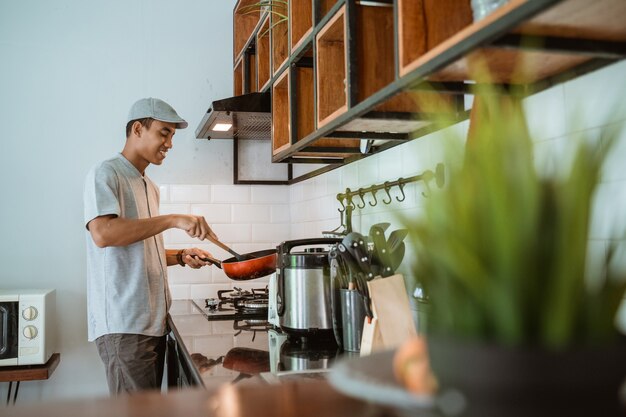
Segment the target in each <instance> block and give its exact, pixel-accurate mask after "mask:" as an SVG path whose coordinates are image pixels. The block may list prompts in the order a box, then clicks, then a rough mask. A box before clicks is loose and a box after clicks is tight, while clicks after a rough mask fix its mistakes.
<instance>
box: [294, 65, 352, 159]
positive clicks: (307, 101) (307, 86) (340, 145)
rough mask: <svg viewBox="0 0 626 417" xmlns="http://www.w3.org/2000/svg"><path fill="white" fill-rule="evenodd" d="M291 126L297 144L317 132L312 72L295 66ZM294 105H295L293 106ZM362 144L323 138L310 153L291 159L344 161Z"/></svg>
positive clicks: (309, 68)
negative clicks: (335, 159)
mask: <svg viewBox="0 0 626 417" xmlns="http://www.w3.org/2000/svg"><path fill="white" fill-rule="evenodd" d="M289 77H293V78H294V80H293V82H289V99H290V106H289V107H290V113H289V114H290V117H289V119H290V126H293V128H292V132H293V133H292V137H293V143H297V142H298V141H300V140H301V139H303V138H304V137H306V136H307V135H309V134H311V133H312V132H313V131H314V130H315V117H314V114H315V112H314V109H315V100H314V94H315V91H314V88H313V79H314V77H313V68H311V67H301V66H295V67H294V68H293V69H292V70H291V72H290V73H289ZM291 103H293V105H291ZM359 144H360V140H359V139H356V138H353V139H350V138H344V139H331V138H321V139H320V140H318V141H316V142H315V143H314V144H313V145H312V146H311V147H310V148H309V149H304V150H303V151H300V152H297V153H296V154H294V155H292V156H293V157H297V158H315V157H317V158H332V157H335V158H338V159H343V158H346V157H349V156H351V155H354V154H355V153H358V152H359Z"/></svg>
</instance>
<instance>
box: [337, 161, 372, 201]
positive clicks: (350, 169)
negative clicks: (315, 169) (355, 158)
mask: <svg viewBox="0 0 626 417" xmlns="http://www.w3.org/2000/svg"><path fill="white" fill-rule="evenodd" d="M370 158H376V156H371V157H370ZM338 169H339V170H340V171H341V192H342V193H343V192H345V190H346V188H355V187H356V188H359V166H358V162H354V163H352V164H348V165H344V166H342V167H341V168H338Z"/></svg>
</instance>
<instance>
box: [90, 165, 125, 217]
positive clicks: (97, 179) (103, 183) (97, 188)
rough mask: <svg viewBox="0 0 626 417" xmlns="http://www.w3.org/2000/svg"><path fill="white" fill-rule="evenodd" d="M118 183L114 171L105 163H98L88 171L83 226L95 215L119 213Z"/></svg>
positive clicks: (116, 214)
mask: <svg viewBox="0 0 626 417" xmlns="http://www.w3.org/2000/svg"><path fill="white" fill-rule="evenodd" d="M118 196H119V184H118V181H117V175H115V171H114V170H113V169H112V168H111V167H110V166H107V165H98V166H96V167H94V168H92V169H91V171H89V174H87V178H86V179H85V189H84V208H85V213H84V214H85V227H87V225H88V224H89V222H90V221H92V220H93V219H95V218H96V217H100V216H106V215H111V214H113V215H115V216H119V215H120V213H121V210H120V202H119V197H118Z"/></svg>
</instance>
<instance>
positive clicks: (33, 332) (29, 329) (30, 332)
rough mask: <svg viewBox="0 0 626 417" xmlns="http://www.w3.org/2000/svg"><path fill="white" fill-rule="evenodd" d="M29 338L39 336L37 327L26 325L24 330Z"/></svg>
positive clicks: (25, 335)
mask: <svg viewBox="0 0 626 417" xmlns="http://www.w3.org/2000/svg"><path fill="white" fill-rule="evenodd" d="M22 333H23V334H24V337H25V338H27V339H34V338H35V337H37V328H36V327H35V326H26V327H24V331H23V332H22Z"/></svg>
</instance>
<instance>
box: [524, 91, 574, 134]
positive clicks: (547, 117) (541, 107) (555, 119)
mask: <svg viewBox="0 0 626 417" xmlns="http://www.w3.org/2000/svg"><path fill="white" fill-rule="evenodd" d="M563 97H564V92H563V86H562V85H557V86H555V87H552V88H550V89H548V90H545V91H542V92H541V93H538V94H535V95H533V96H530V97H528V98H527V99H525V100H524V112H525V114H526V118H527V121H528V130H529V133H530V137H531V138H532V139H533V140H534V141H538V140H545V139H549V138H556V137H559V136H563V135H565V134H566V133H567V126H566V124H565V108H564V107H563V105H562V103H563Z"/></svg>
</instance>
